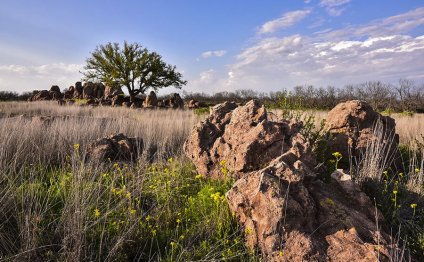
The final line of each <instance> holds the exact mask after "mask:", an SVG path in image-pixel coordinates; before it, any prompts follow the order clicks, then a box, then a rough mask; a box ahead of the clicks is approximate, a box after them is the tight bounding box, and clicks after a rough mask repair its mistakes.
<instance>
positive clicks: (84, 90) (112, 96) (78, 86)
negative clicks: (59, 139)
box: [28, 82, 206, 109]
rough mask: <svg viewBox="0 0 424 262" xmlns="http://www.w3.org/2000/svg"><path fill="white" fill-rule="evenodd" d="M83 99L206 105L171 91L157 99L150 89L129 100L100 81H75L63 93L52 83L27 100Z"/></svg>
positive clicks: (98, 102) (192, 106)
mask: <svg viewBox="0 0 424 262" xmlns="http://www.w3.org/2000/svg"><path fill="white" fill-rule="evenodd" d="M79 99H83V100H85V101H84V102H83V103H80V105H82V106H113V107H116V106H125V107H129V108H172V109H183V108H188V109H196V108H201V107H206V104H205V103H203V102H199V101H195V100H189V101H187V102H186V103H184V100H183V99H182V98H181V96H180V95H179V94H178V93H173V94H171V95H169V96H168V97H167V98H165V99H158V98H157V96H156V93H155V92H153V91H151V92H150V93H149V94H148V95H147V96H141V97H138V96H137V97H135V98H134V99H133V101H131V99H130V97H129V96H125V94H124V92H123V91H122V89H121V87H111V86H105V85H103V84H102V83H92V82H86V83H84V85H83V84H82V83H81V82H76V83H75V86H70V87H69V88H68V89H67V90H65V91H64V92H63V93H62V92H61V91H60V88H59V86H57V85H53V86H52V87H51V88H50V90H34V91H33V94H32V96H31V97H30V98H29V99H28V101H50V100H54V101H57V102H58V104H59V105H74V104H75V103H76V101H77V100H79Z"/></svg>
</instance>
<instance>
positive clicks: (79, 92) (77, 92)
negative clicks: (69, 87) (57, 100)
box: [74, 81, 84, 99]
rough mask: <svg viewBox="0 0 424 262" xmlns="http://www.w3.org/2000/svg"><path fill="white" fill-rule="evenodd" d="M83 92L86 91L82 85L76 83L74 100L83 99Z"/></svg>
mask: <svg viewBox="0 0 424 262" xmlns="http://www.w3.org/2000/svg"><path fill="white" fill-rule="evenodd" d="M83 91H84V88H83V86H82V83H81V82H79V81H78V82H76V83H75V89H74V98H77V99H81V98H83Z"/></svg>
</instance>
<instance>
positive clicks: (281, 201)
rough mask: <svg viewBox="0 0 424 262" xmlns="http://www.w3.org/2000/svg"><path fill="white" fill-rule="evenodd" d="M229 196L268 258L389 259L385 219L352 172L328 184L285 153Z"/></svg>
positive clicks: (251, 242) (254, 244)
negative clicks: (383, 227)
mask: <svg viewBox="0 0 424 262" xmlns="http://www.w3.org/2000/svg"><path fill="white" fill-rule="evenodd" d="M293 161H294V162H293ZM226 197H227V200H228V203H229V206H230V209H231V211H232V212H234V213H235V214H236V216H237V218H238V219H239V221H240V223H241V225H243V227H244V231H245V237H246V244H247V246H248V247H249V248H251V249H259V250H260V252H261V253H262V255H263V256H264V258H265V261H370V262H371V261H389V258H388V257H389V252H388V247H389V246H388V244H389V243H390V241H389V237H388V236H387V235H386V234H385V233H383V232H380V231H379V228H378V224H377V223H381V222H382V219H383V217H382V215H381V214H380V212H378V210H376V209H375V207H374V205H373V204H372V202H371V200H370V199H369V198H368V197H367V196H366V195H365V194H364V193H363V192H361V190H360V189H359V187H358V186H357V185H356V184H354V182H352V181H351V180H350V176H348V175H346V174H343V173H340V172H337V173H334V174H333V175H332V178H331V182H330V183H329V184H326V183H324V182H323V181H321V180H319V179H314V174H313V172H311V171H310V169H309V168H308V167H307V165H306V164H305V163H303V162H302V161H301V160H299V159H288V158H285V157H284V156H282V157H280V158H277V159H275V160H274V161H273V162H272V163H270V165H269V166H267V167H265V168H264V169H261V170H259V171H254V172H251V173H248V174H246V175H245V176H244V177H243V178H241V179H239V180H238V181H236V183H235V184H234V185H233V187H232V188H231V189H230V191H229V192H228V193H227V195H226ZM378 258H379V260H378Z"/></svg>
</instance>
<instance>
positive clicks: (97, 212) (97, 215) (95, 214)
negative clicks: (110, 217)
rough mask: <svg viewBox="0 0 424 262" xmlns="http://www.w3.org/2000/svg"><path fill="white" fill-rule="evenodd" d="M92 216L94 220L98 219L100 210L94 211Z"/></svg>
mask: <svg viewBox="0 0 424 262" xmlns="http://www.w3.org/2000/svg"><path fill="white" fill-rule="evenodd" d="M94 216H95V217H96V218H99V217H100V210H99V209H98V208H96V209H94Z"/></svg>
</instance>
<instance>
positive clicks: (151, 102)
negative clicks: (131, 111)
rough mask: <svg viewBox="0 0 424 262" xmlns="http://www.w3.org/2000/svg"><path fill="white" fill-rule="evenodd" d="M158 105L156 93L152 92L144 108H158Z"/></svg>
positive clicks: (145, 101)
mask: <svg viewBox="0 0 424 262" xmlns="http://www.w3.org/2000/svg"><path fill="white" fill-rule="evenodd" d="M157 105H158V98H157V97H156V94H155V92H153V91H150V94H149V95H148V96H147V97H146V99H145V100H144V107H156V106H157Z"/></svg>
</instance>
